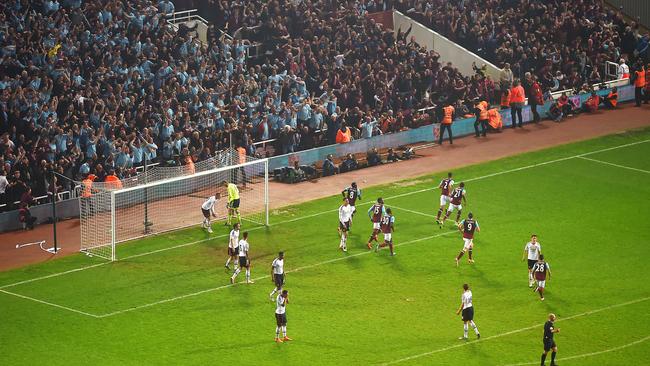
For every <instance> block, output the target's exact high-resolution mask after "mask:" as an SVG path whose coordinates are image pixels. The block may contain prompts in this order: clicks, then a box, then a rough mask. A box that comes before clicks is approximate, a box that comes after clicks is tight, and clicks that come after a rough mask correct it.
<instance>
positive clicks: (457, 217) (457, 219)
mask: <svg viewBox="0 0 650 366" xmlns="http://www.w3.org/2000/svg"><path fill="white" fill-rule="evenodd" d="M456 221H460V210H458V213H457V214H456Z"/></svg>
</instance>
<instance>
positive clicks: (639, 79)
mask: <svg viewBox="0 0 650 366" xmlns="http://www.w3.org/2000/svg"><path fill="white" fill-rule="evenodd" d="M645 86H646V79H645V69H644V68H643V65H641V67H639V68H638V69H637V70H636V71H635V72H634V101H635V102H636V106H637V107H640V106H641V101H642V100H643V99H644V97H643V89H645Z"/></svg>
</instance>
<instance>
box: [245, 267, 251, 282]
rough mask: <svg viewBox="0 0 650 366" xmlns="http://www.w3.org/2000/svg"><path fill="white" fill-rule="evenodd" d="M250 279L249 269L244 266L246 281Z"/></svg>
mask: <svg viewBox="0 0 650 366" xmlns="http://www.w3.org/2000/svg"><path fill="white" fill-rule="evenodd" d="M250 280H251V269H250V268H246V281H250Z"/></svg>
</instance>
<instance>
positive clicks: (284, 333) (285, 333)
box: [282, 325, 287, 337]
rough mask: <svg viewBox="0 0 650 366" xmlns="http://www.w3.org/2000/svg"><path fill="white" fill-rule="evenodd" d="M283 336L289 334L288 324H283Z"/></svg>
mask: <svg viewBox="0 0 650 366" xmlns="http://www.w3.org/2000/svg"><path fill="white" fill-rule="evenodd" d="M282 336H283V337H286V336H287V326H286V325H283V326H282Z"/></svg>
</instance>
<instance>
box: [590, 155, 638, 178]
mask: <svg viewBox="0 0 650 366" xmlns="http://www.w3.org/2000/svg"><path fill="white" fill-rule="evenodd" d="M578 158H580V159H583V160H588V161H593V162H594V163H599V164H604V165H609V166H614V167H617V168H621V169H627V170H633V171H635V172H641V173H646V174H650V170H644V169H639V168H633V167H631V166H625V165H620V164H615V163H610V162H609V161H603V160H598V159H592V158H587V157H585V156H579V157H578Z"/></svg>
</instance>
